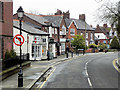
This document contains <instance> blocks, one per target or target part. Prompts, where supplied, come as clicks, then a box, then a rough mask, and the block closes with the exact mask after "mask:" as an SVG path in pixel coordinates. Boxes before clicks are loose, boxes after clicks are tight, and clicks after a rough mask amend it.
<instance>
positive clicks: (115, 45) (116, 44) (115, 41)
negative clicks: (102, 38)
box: [110, 36, 119, 49]
mask: <svg viewBox="0 0 120 90" xmlns="http://www.w3.org/2000/svg"><path fill="white" fill-rule="evenodd" d="M110 48H111V49H118V48H119V42H118V39H117V37H116V36H115V37H114V38H113V40H112V42H111V44H110Z"/></svg>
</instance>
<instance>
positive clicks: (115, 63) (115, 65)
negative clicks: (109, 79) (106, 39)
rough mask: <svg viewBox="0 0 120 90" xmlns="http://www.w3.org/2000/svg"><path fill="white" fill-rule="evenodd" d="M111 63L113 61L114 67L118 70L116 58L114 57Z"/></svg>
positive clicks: (119, 70)
mask: <svg viewBox="0 0 120 90" xmlns="http://www.w3.org/2000/svg"><path fill="white" fill-rule="evenodd" d="M112 63H113V66H114V68H115V69H116V70H117V71H118V72H120V69H119V68H118V65H117V59H114V60H113V62H112Z"/></svg>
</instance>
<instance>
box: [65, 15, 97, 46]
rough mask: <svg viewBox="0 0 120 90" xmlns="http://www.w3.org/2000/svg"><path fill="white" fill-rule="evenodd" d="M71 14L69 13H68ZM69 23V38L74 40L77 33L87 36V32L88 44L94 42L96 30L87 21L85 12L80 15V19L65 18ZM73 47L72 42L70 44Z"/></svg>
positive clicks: (67, 23)
mask: <svg viewBox="0 0 120 90" xmlns="http://www.w3.org/2000/svg"><path fill="white" fill-rule="evenodd" d="M68 15H69V14H68ZM65 22H66V25H67V32H68V33H67V38H68V39H70V40H72V39H73V37H74V36H75V35H77V34H78V35H83V36H84V38H85V32H86V45H87V46H88V45H89V44H93V43H94V31H95V29H93V28H92V27H91V26H90V25H88V24H87V23H86V21H85V14H82V15H79V19H74V18H65ZM68 46H69V47H71V45H70V43H69V44H68Z"/></svg>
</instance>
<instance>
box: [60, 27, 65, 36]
mask: <svg viewBox="0 0 120 90" xmlns="http://www.w3.org/2000/svg"><path fill="white" fill-rule="evenodd" d="M60 35H66V27H65V26H64V25H63V26H62V30H61V31H60Z"/></svg>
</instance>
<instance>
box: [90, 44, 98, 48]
mask: <svg viewBox="0 0 120 90" xmlns="http://www.w3.org/2000/svg"><path fill="white" fill-rule="evenodd" d="M89 48H97V45H96V44H89Z"/></svg>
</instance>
